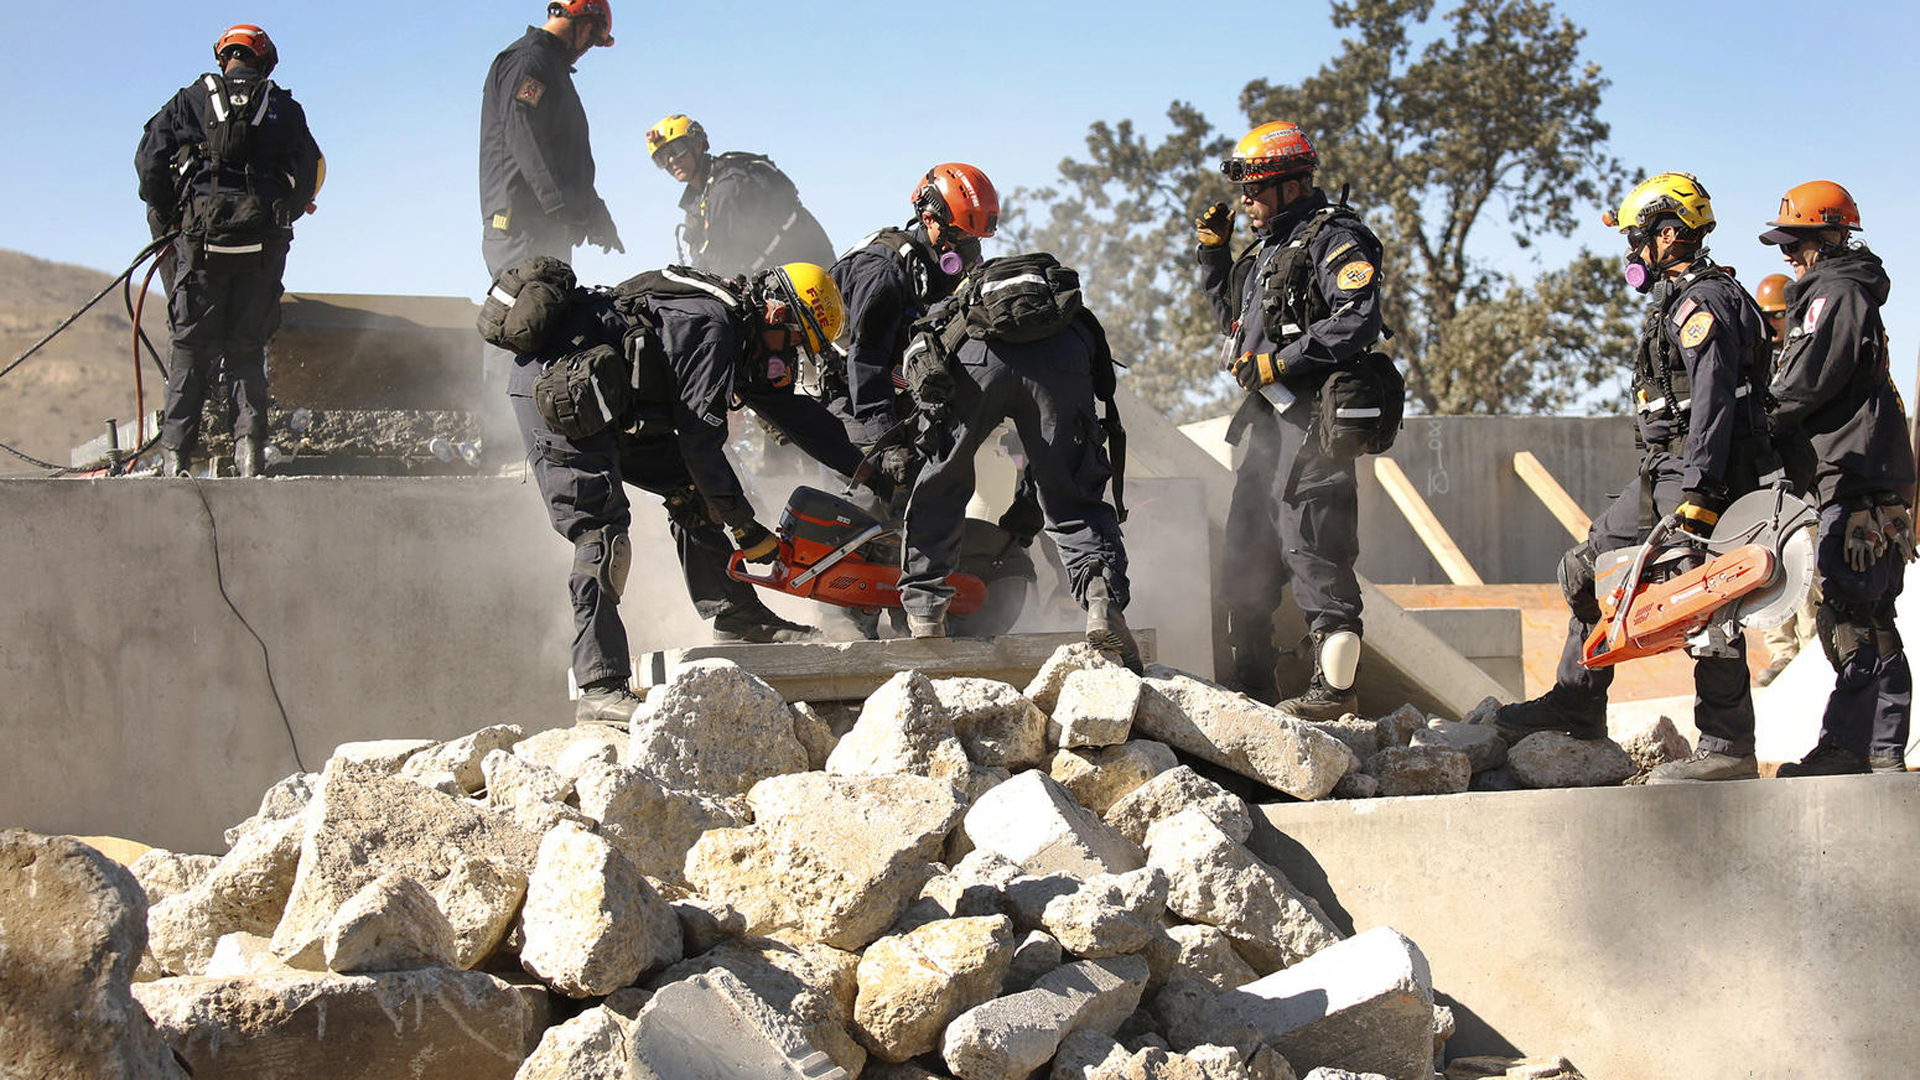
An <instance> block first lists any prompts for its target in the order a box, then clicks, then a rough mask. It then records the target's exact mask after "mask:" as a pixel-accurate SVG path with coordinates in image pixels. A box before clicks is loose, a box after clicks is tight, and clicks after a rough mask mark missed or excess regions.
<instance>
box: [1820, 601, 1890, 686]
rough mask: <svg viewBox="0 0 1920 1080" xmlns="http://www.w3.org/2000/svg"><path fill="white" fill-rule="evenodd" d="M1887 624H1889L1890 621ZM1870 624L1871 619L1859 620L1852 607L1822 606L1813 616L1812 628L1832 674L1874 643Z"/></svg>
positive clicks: (1869, 617) (1858, 615) (1822, 604)
mask: <svg viewBox="0 0 1920 1080" xmlns="http://www.w3.org/2000/svg"><path fill="white" fill-rule="evenodd" d="M1888 621H1889V624H1891V619H1889V620H1888ZM1873 623H1874V620H1873V618H1872V616H1871V615H1868V616H1866V617H1862V613H1861V612H1860V611H1859V610H1858V609H1856V608H1855V607H1854V606H1853V605H1851V604H1829V603H1827V602H1825V601H1822V602H1821V604H1820V607H1819V610H1818V611H1817V612H1816V613H1815V615H1814V626H1815V627H1816V628H1817V629H1818V630H1819V632H1820V647H1821V648H1822V649H1824V650H1826V654H1827V662H1828V663H1830V664H1832V665H1833V670H1835V671H1836V672H1837V671H1841V670H1843V669H1844V668H1845V667H1846V666H1847V665H1848V664H1850V663H1852V662H1853V658H1854V657H1855V656H1857V655H1859V653H1860V650H1861V648H1862V647H1864V646H1865V645H1866V644H1867V642H1868V641H1870V640H1872V639H1873V637H1874V630H1875V627H1874V625H1873Z"/></svg>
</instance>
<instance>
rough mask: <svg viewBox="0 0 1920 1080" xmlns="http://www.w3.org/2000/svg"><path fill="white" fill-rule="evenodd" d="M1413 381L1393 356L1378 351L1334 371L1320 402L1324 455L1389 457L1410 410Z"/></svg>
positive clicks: (1317, 414)
mask: <svg viewBox="0 0 1920 1080" xmlns="http://www.w3.org/2000/svg"><path fill="white" fill-rule="evenodd" d="M1406 405H1407V381H1406V379H1404V378H1403V377H1401V375H1400V369H1399V368H1398V367H1396V366H1394V363H1393V357H1391V356H1388V355H1387V354H1386V353H1383V352H1376V351H1374V350H1372V349H1369V350H1367V351H1366V352H1364V353H1361V354H1360V355H1359V356H1357V357H1355V358H1354V359H1353V360H1352V361H1351V362H1349V363H1346V364H1342V365H1340V366H1339V367H1337V368H1334V369H1333V373H1332V374H1331V375H1328V376H1327V381H1326V382H1324V383H1322V384H1321V386H1320V396H1319V399H1318V400H1317V401H1315V402H1314V407H1313V427H1314V432H1315V434H1316V436H1317V437H1318V438H1319V440H1320V452H1321V453H1323V454H1326V455H1328V456H1331V457H1359V456H1360V455H1362V454H1384V453H1386V452H1387V451H1388V450H1390V449H1392V448H1393V440H1394V439H1395V437H1397V436H1398V435H1399V434H1400V421H1401V419H1402V417H1403V416H1404V414H1405V412H1406Z"/></svg>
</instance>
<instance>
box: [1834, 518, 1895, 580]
mask: <svg viewBox="0 0 1920 1080" xmlns="http://www.w3.org/2000/svg"><path fill="white" fill-rule="evenodd" d="M1841 529H1842V530H1843V531H1842V533H1841V535H1842V536H1843V537H1844V538H1845V540H1846V545H1847V547H1846V555H1847V566H1848V567H1850V568H1851V569H1852V570H1853V572H1854V573H1856V574H1864V573H1866V572H1867V569H1868V568H1869V567H1871V566H1872V565H1873V564H1874V563H1877V562H1879V561H1880V556H1882V555H1885V554H1886V553H1887V536H1886V534H1885V533H1884V532H1882V531H1881V528H1880V520H1879V516H1878V514H1877V513H1876V512H1875V508H1873V507H1868V508H1867V509H1865V510H1855V511H1854V512H1853V513H1851V514H1848V515H1847V520H1846V524H1844V525H1842V526H1841Z"/></svg>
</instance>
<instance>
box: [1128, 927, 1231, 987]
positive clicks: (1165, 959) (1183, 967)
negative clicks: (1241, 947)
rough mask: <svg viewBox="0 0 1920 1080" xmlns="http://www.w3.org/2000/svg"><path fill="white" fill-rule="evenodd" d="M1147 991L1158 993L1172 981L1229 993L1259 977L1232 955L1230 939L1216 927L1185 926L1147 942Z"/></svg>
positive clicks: (1156, 935)
mask: <svg viewBox="0 0 1920 1080" xmlns="http://www.w3.org/2000/svg"><path fill="white" fill-rule="evenodd" d="M1141 955H1143V956H1145V957H1146V958H1147V968H1148V971H1149V978H1148V980H1147V987H1148V989H1151V990H1158V989H1159V988H1160V987H1162V986H1165V985H1166V984H1167V983H1169V982H1173V981H1174V980H1176V979H1188V980H1191V981H1194V982H1200V983H1205V984H1206V985H1208V986H1211V987H1213V988H1214V989H1216V990H1231V989H1233V988H1234V987H1236V986H1244V985H1245V984H1247V983H1250V982H1252V981H1254V980H1255V979H1257V978H1259V977H1260V973H1259V972H1257V971H1255V970H1254V969H1253V965H1252V964H1249V963H1247V962H1246V961H1245V960H1244V959H1242V958H1241V956H1240V954H1239V953H1238V952H1235V951H1234V948H1233V939H1231V938H1229V937H1228V936H1227V934H1226V932H1225V931H1224V930H1221V929H1220V928H1219V927H1217V926H1206V925H1203V924H1198V923H1187V924H1182V925H1179V926H1169V927H1165V928H1164V929H1162V930H1161V931H1160V932H1159V933H1157V934H1155V935H1153V937H1152V938H1151V939H1150V940H1149V941H1148V942H1147V947H1146V949H1145V950H1144V951H1143V952H1142V954H1141Z"/></svg>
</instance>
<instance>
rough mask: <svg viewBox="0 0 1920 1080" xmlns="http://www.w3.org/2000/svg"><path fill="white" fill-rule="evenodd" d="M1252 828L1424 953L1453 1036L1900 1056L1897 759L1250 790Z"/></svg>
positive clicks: (1916, 943)
mask: <svg viewBox="0 0 1920 1080" xmlns="http://www.w3.org/2000/svg"><path fill="white" fill-rule="evenodd" d="M1261 811H1262V813H1261V817H1260V818H1259V819H1256V822H1255V826H1256V828H1255V833H1254V836H1253V838H1252V840H1251V842H1250V844H1251V846H1252V847H1253V849H1254V850H1255V851H1256V852H1257V853H1259V854H1261V855H1262V856H1263V857H1264V858H1266V859H1268V860H1269V861H1271V862H1273V863H1274V864H1275V865H1276V866H1278V867H1279V868H1280V869H1281V870H1282V871H1284V872H1285V873H1286V874H1287V876H1288V878H1289V879H1290V880H1292V881H1293V882H1294V884H1295V885H1296V886H1298V887H1299V888H1301V889H1302V890H1303V891H1305V892H1307V893H1309V894H1310V895H1312V896H1314V897H1315V898H1316V899H1318V900H1319V901H1320V902H1321V904H1322V905H1323V906H1324V907H1325V908H1326V910H1327V913H1328V915H1329V916H1331V917H1332V918H1333V919H1334V921H1335V922H1336V923H1337V924H1339V925H1341V927H1342V928H1343V929H1346V930H1356V931H1357V930H1365V929H1368V928H1371V927H1375V926H1383V925H1391V926H1392V927H1394V928H1395V929H1396V930H1399V931H1400V932H1402V933H1404V934H1406V935H1407V936H1408V937H1409V938H1411V939H1413V941H1415V942H1416V943H1417V944H1418V945H1419V946H1420V948H1421V949H1422V951H1424V952H1425V954H1426V955H1427V957H1428V959H1429V960H1430V961H1431V963H1432V972H1433V987H1434V990H1435V993H1436V996H1437V997H1438V998H1440V999H1441V1000H1443V1001H1445V1002H1450V1003H1451V1004H1452V1006H1453V1010H1454V1014H1455V1016H1456V1018H1457V1019H1458V1021H1459V1024H1460V1031H1459V1034H1457V1035H1456V1036H1455V1038H1454V1040H1453V1041H1452V1042H1451V1043H1450V1044H1449V1049H1450V1051H1451V1053H1453V1054H1455V1055H1463V1054H1472V1053H1513V1052H1524V1053H1527V1054H1565V1055H1567V1056H1568V1057H1570V1058H1571V1059H1572V1060H1573V1062H1574V1063H1575V1064H1576V1065H1578V1066H1579V1067H1580V1069H1581V1070H1582V1071H1583V1072H1584V1073H1585V1074H1586V1075H1587V1076H1589V1077H1591V1078H1593V1080H1635V1078H1642V1077H1649V1076H1698V1077H1709V1076H1711V1077H1801V1076H1847V1077H1861V1078H1886V1080H1894V1078H1896V1077H1901V1078H1904V1077H1909V1076H1911V1075H1912V1074H1913V1062H1915V1061H1920V1029H1916V1028H1915V1027H1913V1026H1912V1025H1911V1024H1909V1023H1908V1022H1907V1014H1908V1013H1910V1012H1911V999H1912V995H1913V987H1914V986H1915V985H1917V984H1920V874H1917V873H1916V869H1915V864H1914V861H1913V856H1912V853H1913V851H1914V849H1915V847H1916V845H1917V844H1920V778H1916V777H1914V776H1913V775H1911V774H1909V775H1906V776H1897V775H1894V776H1860V777H1827V778H1812V779H1800V780H1753V781H1744V782H1732V783H1720V784H1709V785H1673V786H1663V787H1652V788H1647V787H1636V788H1608V789H1588V790H1573V791H1526V792H1499V793H1487V794H1469V795H1452V796H1438V797H1429V798H1413V799H1388V800H1364V801H1357V802H1324V803H1312V804H1296V805H1287V806H1267V807H1262V808H1261Z"/></svg>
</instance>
